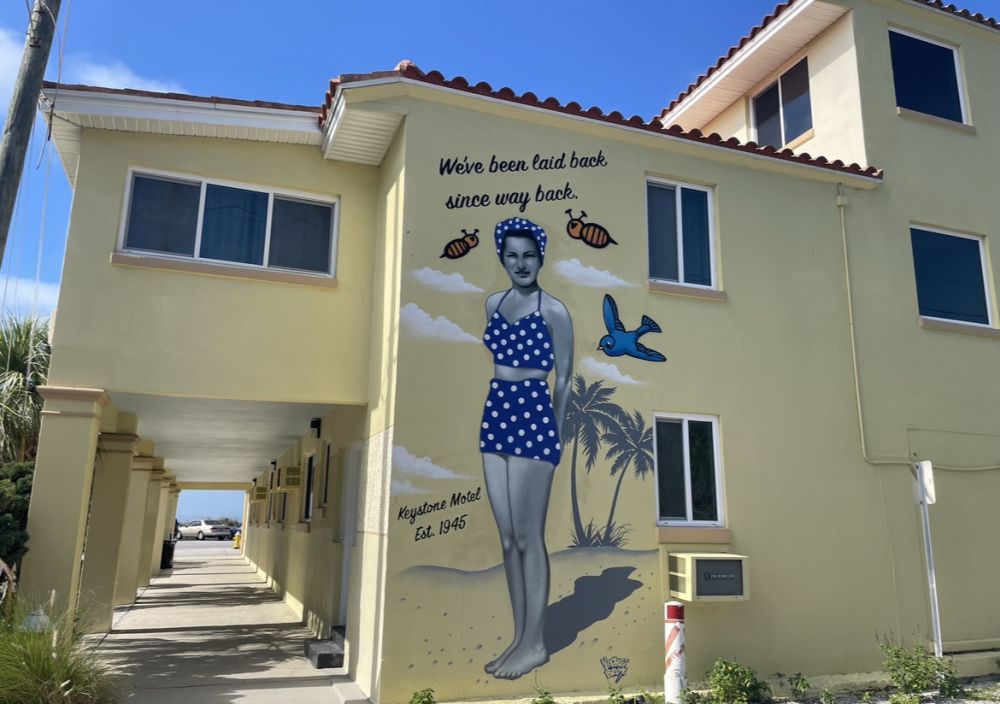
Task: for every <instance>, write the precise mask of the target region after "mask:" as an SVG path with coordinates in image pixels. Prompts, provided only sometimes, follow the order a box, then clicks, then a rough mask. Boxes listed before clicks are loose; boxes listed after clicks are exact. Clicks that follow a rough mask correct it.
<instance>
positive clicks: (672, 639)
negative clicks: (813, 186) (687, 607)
mask: <svg viewBox="0 0 1000 704" xmlns="http://www.w3.org/2000/svg"><path fill="white" fill-rule="evenodd" d="M663 636H664V639H665V641H664V642H665V643H666V645H665V646H664V673H663V700H664V702H665V703H666V704H680V701H681V692H683V691H684V690H685V689H687V657H686V656H685V655H684V604H682V603H681V602H679V601H668V602H667V603H666V604H664V605H663Z"/></svg>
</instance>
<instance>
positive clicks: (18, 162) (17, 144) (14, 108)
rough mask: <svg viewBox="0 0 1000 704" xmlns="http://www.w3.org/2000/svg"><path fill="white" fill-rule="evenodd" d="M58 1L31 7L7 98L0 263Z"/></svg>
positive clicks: (0, 148) (41, 0)
mask: <svg viewBox="0 0 1000 704" xmlns="http://www.w3.org/2000/svg"><path fill="white" fill-rule="evenodd" d="M61 3H62V0H35V4H34V7H32V8H31V20H30V24H29V25H28V36H27V38H26V39H25V42H24V54H23V55H22V56H21V68H20V70H19V71H18V73H17V81H16V82H15V83H14V94H13V95H12V96H11V98H10V108H9V109H8V111H7V123H6V125H5V126H4V130H3V143H2V144H0V264H2V263H3V255H4V251H5V250H6V249H7V234H8V230H9V229H10V221H11V217H12V216H13V214H14V203H15V202H16V201H17V190H18V187H19V186H20V185H21V172H22V171H23V170H24V155H25V153H26V152H27V151H28V138H29V137H30V136H31V126H32V125H33V124H34V122H35V110H36V109H37V105H38V95H39V93H41V90H42V78H43V77H44V76H45V66H46V64H48V62H49V50H50V49H51V48H52V37H53V36H54V35H55V32H56V18H57V17H59V5H60V4H61Z"/></svg>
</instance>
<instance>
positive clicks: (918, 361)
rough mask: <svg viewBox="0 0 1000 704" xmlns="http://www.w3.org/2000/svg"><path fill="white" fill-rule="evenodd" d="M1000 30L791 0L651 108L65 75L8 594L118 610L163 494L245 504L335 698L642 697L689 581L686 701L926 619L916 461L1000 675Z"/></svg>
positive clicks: (858, 5) (969, 613)
mask: <svg viewBox="0 0 1000 704" xmlns="http://www.w3.org/2000/svg"><path fill="white" fill-rule="evenodd" d="M998 30H1000V27H998V25H997V23H995V22H993V21H992V20H988V19H985V18H982V17H981V16H978V15H970V14H968V13H963V12H960V11H957V10H954V9H953V8H951V7H950V6H949V7H945V6H943V5H942V4H941V3H938V2H923V1H920V0H791V1H790V2H787V3H785V4H784V5H781V6H779V8H778V10H777V11H776V12H775V14H774V15H772V16H770V17H768V18H765V20H764V22H763V23H762V25H761V26H760V27H758V28H756V29H755V30H754V31H752V32H751V33H750V34H749V35H748V37H746V38H744V39H743V40H741V41H740V42H739V44H738V45H737V46H735V47H734V48H733V49H732V50H731V51H730V52H729V53H728V54H727V55H726V56H724V57H723V58H722V59H720V61H719V63H718V64H717V65H716V66H715V67H712V68H711V69H710V70H709V71H708V72H707V73H706V74H705V75H703V76H701V77H700V78H699V79H698V80H697V81H696V82H695V83H694V84H693V85H692V86H691V87H690V88H689V89H688V90H687V91H685V93H683V94H682V95H681V96H679V97H678V98H677V99H676V100H675V101H673V102H672V103H671V104H670V105H669V106H668V107H667V108H666V109H665V110H664V112H663V114H662V115H661V116H659V117H658V118H655V119H653V120H651V121H645V120H643V119H641V118H627V117H623V116H622V115H620V114H618V113H614V112H612V113H604V112H602V111H601V110H598V109H596V108H591V109H589V110H585V109H583V108H581V106H579V105H577V104H575V103H568V104H562V103H559V102H558V101H556V100H554V99H551V98H550V99H546V100H542V99H540V98H538V97H537V96H535V95H533V94H530V93H527V94H523V95H518V94H515V93H514V92H513V91H511V90H510V89H507V88H499V89H497V88H494V87H490V86H487V85H486V84H474V83H473V82H472V81H467V80H465V79H464V78H461V77H458V78H451V79H449V78H445V77H443V76H441V75H440V74H438V73H436V72H430V73H424V72H423V71H421V70H420V69H418V68H417V67H416V66H414V65H412V64H409V63H407V62H404V63H402V64H400V65H399V66H398V67H397V68H396V69H394V70H392V71H385V72H379V73H372V74H364V75H350V76H341V77H340V78H339V79H338V80H336V81H333V82H332V83H331V86H330V91H329V93H328V94H327V99H326V104H325V106H324V107H323V108H322V110H317V109H315V108H310V107H304V106H291V105H281V104H272V103H260V102H245V101H237V100H223V99H217V98H211V99H209V98H197V97H193V96H179V95H173V94H170V95H166V94H151V93H145V92H141V91H131V90H112V89H102V88H95V87H87V86H59V87H56V86H48V87H47V88H46V90H45V94H46V97H47V99H48V100H50V101H51V100H52V99H53V97H55V96H58V97H57V100H56V104H55V109H54V112H53V118H52V119H53V122H52V126H53V134H54V137H55V140H56V144H57V146H58V148H59V153H60V155H61V158H62V160H63V164H64V166H65V168H66V171H67V173H68V174H69V176H70V180H71V182H72V184H73V187H74V192H75V195H74V201H73V208H72V215H71V221H70V232H69V238H68V244H67V250H66V258H65V265H64V274H63V280H62V287H61V293H60V300H59V306H58V314H57V318H56V322H55V326H54V336H53V352H52V366H51V372H50V377H49V386H48V387H46V388H44V389H43V390H42V392H43V395H44V397H45V410H44V412H43V413H44V416H43V421H42V431H41V432H42V434H41V441H40V448H39V455H38V468H37V472H36V480H35V482H36V483H35V490H34V495H33V497H32V505H31V511H30V515H29V527H28V528H29V532H30V534H31V543H30V548H31V551H30V553H29V554H28V556H27V557H26V560H25V563H24V567H23V584H24V588H25V589H26V590H27V591H28V592H29V593H31V594H36V595H46V594H48V593H49V592H50V590H53V589H54V590H55V592H56V597H57V600H58V602H59V603H60V604H63V605H65V606H69V607H72V608H80V609H82V610H83V613H84V614H85V618H84V620H83V621H82V623H83V624H84V626H85V627H86V628H88V629H90V630H95V631H101V630H107V629H108V628H109V627H110V623H111V614H112V609H113V607H114V606H115V605H119V604H126V603H130V602H131V601H133V600H134V599H135V596H136V589H137V588H138V587H141V586H142V585H144V584H148V582H149V579H150V577H151V576H152V575H155V574H156V572H157V569H158V566H159V548H160V545H161V542H162V540H163V539H164V537H166V536H167V535H168V534H169V532H170V530H171V527H172V525H173V518H174V513H175V510H176V498H177V494H178V492H179V491H183V490H185V489H198V488H238V489H241V490H245V491H246V492H247V511H246V521H245V545H244V551H245V554H246V556H247V558H248V559H249V560H250V561H251V562H252V563H253V564H254V565H255V566H256V567H257V569H258V570H259V571H260V573H261V574H263V575H266V576H267V578H268V579H269V580H270V583H271V584H272V585H273V588H274V589H275V590H276V591H277V592H278V593H280V594H281V595H282V596H283V598H284V600H285V601H286V602H287V603H288V604H289V605H290V606H292V607H293V608H294V609H295V610H296V611H297V612H299V613H301V615H302V618H303V620H304V621H305V622H307V623H308V624H309V625H310V626H311V627H312V628H313V629H314V630H315V632H316V634H317V635H318V637H321V638H326V637H329V636H330V633H331V631H332V629H333V628H334V627H336V626H342V627H344V629H345V630H346V646H347V648H346V649H347V665H348V670H349V673H350V675H351V678H352V679H353V681H354V683H355V689H351V690H350V691H348V690H347V689H343V690H338V692H337V693H336V695H334V694H331V696H332V697H333V696H337V697H340V700H342V701H343V700H349V699H351V698H352V697H354V698H367V699H370V700H371V701H373V702H386V703H392V704H394V703H396V702H403V701H406V700H408V698H409V696H410V694H411V693H412V692H413V691H414V690H416V689H421V688H424V687H433V688H434V689H435V691H436V693H437V695H438V697H439V698H440V699H445V700H464V699H474V698H504V697H516V696H525V695H527V694H530V693H532V691H533V690H532V684H533V683H534V682H535V681H536V678H537V682H538V683H540V684H541V685H542V686H544V687H546V688H547V689H549V690H551V691H553V692H556V693H562V694H569V693H581V694H583V693H590V692H600V691H604V690H605V689H606V679H605V677H606V675H607V673H608V672H609V671H610V672H613V673H615V675H616V676H617V674H619V673H621V674H622V680H621V684H623V685H624V686H626V688H637V687H639V686H646V687H655V686H656V683H657V682H658V681H660V678H661V677H662V675H663V655H662V653H663V650H662V648H663V645H662V643H663V626H662V621H661V616H662V613H663V603H664V602H665V601H667V600H669V599H671V598H672V597H671V593H672V591H673V592H674V593H675V594H677V593H682V592H683V593H684V594H685V596H686V597H687V598H689V599H690V602H689V603H688V605H687V662H688V667H689V672H690V677H691V679H692V680H694V681H697V680H698V679H700V678H701V675H702V674H703V673H704V672H705V670H706V668H708V667H709V666H710V665H711V663H712V662H713V661H714V660H715V659H717V658H720V657H726V658H736V659H738V660H739V661H741V662H743V663H745V664H748V665H751V666H753V667H755V668H756V669H757V670H758V671H759V672H761V673H764V674H769V673H773V672H775V671H783V672H802V673H805V674H806V675H808V676H815V677H823V676H829V677H831V680H830V681H836V677H835V676H839V675H851V674H854V673H864V672H871V671H875V670H878V669H879V667H880V661H881V657H880V654H879V651H878V640H877V639H878V637H880V636H881V637H884V638H890V639H896V640H901V641H903V642H907V643H911V642H921V643H930V642H932V640H933V638H934V629H933V627H932V616H931V614H932V612H933V609H932V602H931V599H930V596H929V591H928V586H927V571H926V566H925V556H924V546H923V542H922V539H921V530H922V523H921V519H920V512H919V510H918V507H917V505H916V504H915V502H914V489H913V479H912V473H911V472H912V470H911V466H912V463H913V462H915V461H918V460H929V461H931V462H932V463H933V465H934V468H935V470H934V478H935V485H936V495H937V503H936V504H934V505H933V506H932V507H931V508H930V513H931V519H932V523H931V525H932V530H931V532H932V537H933V545H934V550H935V553H934V556H935V559H936V565H937V588H938V597H939V608H940V623H941V636H942V639H943V646H944V650H945V651H946V652H950V653H957V654H960V655H957V656H956V657H957V658H958V660H959V662H960V666H961V667H962V668H963V670H964V671H965V672H974V671H977V668H982V667H991V666H992V661H993V659H994V658H995V657H996V654H997V653H996V651H997V649H1000V609H998V608H997V607H998V602H1000V600H998V597H997V590H996V587H995V585H996V584H997V583H998V582H1000V559H998V558H1000V548H998V547H997V540H996V536H997V535H998V534H1000V517H998V516H1000V513H998V512H997V511H996V510H995V504H996V501H997V498H998V497H1000V414H998V411H1000V402H998V401H997V394H996V393H994V390H995V389H994V386H995V381H991V380H995V379H997V378H998V377H1000V354H998V351H1000V316H998V314H997V298H996V279H997V276H998V274H1000V263H998V262H997V261H996V260H995V258H994V254H993V252H992V250H993V249H995V248H996V247H997V241H998V240H997V237H998V236H1000V210H998V208H997V206H996V203H997V199H996V197H995V194H994V193H993V190H994V188H995V187H994V183H993V178H992V174H993V171H994V169H995V158H994V155H995V154H997V153H998V152H1000V93H998V92H997V91H996V90H995V71H994V66H995V64H996V59H997V57H998V56H1000V31H998ZM46 114H48V111H46ZM484 329H485V330H486V332H485V333H484V332H482V331H483V330H484ZM640 338H641V339H640ZM484 342H485V345H484ZM553 425H554V426H555V427H554V428H553V427H552V426H553ZM550 430H551V431H552V432H549V431H550ZM91 495H92V499H91V503H90V504H89V505H90V510H89V513H88V498H90V497H91ZM88 516H89V521H88ZM88 522H89V526H88ZM85 536H86V545H84V541H85ZM84 552H85V559H84V560H83V561H82V562H81V556H82V555H84ZM702 553H709V554H713V553H721V554H722V555H720V556H719V557H720V559H721V560H722V561H721V562H719V561H716V562H712V561H711V560H709V562H708V563H707V564H710V565H713V567H712V569H710V570H708V571H707V572H705V573H701V572H698V570H697V569H696V567H692V569H693V570H694V572H693V573H688V572H685V571H684V566H685V565H695V566H697V565H698V564H699V563H698V561H697V560H689V559H686V558H685V557H684V556H687V555H691V554H702ZM727 555H732V556H734V557H732V558H729V557H726V556H727ZM737 556H738V557H737ZM81 564H82V567H81ZM671 572H673V573H674V575H673V582H672V581H671V576H670V573H671ZM704 596H710V597H711V596H714V597H715V598H714V599H713V598H708V599H704V598H699V597H704ZM732 597H736V598H732ZM508 644H510V645H511V646H512V647H511V648H510V649H508Z"/></svg>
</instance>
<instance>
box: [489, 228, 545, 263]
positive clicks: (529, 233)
mask: <svg viewBox="0 0 1000 704" xmlns="http://www.w3.org/2000/svg"><path fill="white" fill-rule="evenodd" d="M509 235H518V236H521V237H530V238H531V239H533V240H534V241H535V245H536V246H537V247H538V256H539V258H540V259H541V261H542V262H543V263H544V262H545V245H546V243H547V242H548V239H549V238H548V237H547V236H546V235H545V230H543V229H542V228H540V227H539V226H538V225H536V224H535V223H533V222H531V220H526V219H524V218H507V219H506V220H501V221H500V222H498V223H497V227H496V230H494V231H493V239H494V240H496V244H497V256H498V257H499V258H500V260H501V261H503V240H504V238H505V237H507V236H509Z"/></svg>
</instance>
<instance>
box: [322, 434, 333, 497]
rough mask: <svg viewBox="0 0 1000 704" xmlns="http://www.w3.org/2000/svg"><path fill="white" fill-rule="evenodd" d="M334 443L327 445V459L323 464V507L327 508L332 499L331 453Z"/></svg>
mask: <svg viewBox="0 0 1000 704" xmlns="http://www.w3.org/2000/svg"><path fill="white" fill-rule="evenodd" d="M332 447H333V443H332V442H328V443H327V444H326V459H325V461H324V462H323V505H324V506H326V504H327V502H328V501H329V498H330V451H331V448H332Z"/></svg>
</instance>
